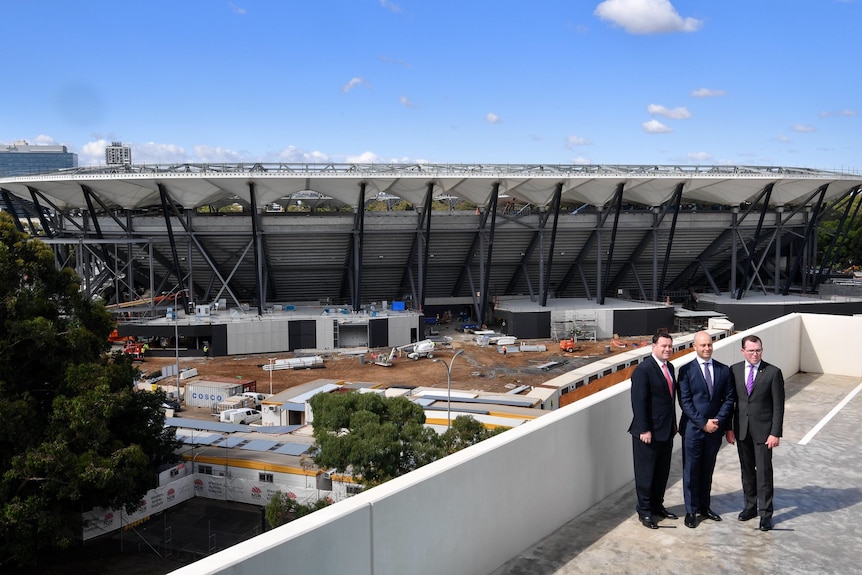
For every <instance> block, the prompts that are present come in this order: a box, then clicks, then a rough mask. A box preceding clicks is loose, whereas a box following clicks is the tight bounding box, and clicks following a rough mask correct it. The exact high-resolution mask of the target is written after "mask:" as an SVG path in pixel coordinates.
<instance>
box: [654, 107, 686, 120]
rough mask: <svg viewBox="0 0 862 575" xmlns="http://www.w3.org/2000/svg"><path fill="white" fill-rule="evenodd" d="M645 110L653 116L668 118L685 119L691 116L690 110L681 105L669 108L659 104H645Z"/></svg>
mask: <svg viewBox="0 0 862 575" xmlns="http://www.w3.org/2000/svg"><path fill="white" fill-rule="evenodd" d="M647 112H649V113H650V114H652V115H654V116H664V117H665V118H670V119H672V120H685V119H687V118H691V112H689V111H688V110H687V109H685V108H683V107H680V108H674V109H673V110H669V109H667V108H665V107H664V106H661V105H659V104H650V105H649V106H647Z"/></svg>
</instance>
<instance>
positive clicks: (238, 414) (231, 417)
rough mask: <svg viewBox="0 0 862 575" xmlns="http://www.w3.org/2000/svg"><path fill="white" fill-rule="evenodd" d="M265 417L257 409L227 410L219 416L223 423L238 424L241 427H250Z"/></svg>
mask: <svg viewBox="0 0 862 575" xmlns="http://www.w3.org/2000/svg"><path fill="white" fill-rule="evenodd" d="M262 418H263V415H262V414H261V413H260V411H258V410H256V409H250V408H248V407H242V408H239V409H226V410H224V411H222V412H221V413H220V414H219V421H220V422H221V423H236V424H239V425H248V424H250V423H255V422H257V421H260V420H261V419H262Z"/></svg>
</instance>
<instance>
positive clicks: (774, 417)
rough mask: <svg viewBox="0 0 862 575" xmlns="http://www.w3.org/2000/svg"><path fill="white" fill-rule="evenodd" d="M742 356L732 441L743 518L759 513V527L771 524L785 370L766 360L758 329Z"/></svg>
mask: <svg viewBox="0 0 862 575" xmlns="http://www.w3.org/2000/svg"><path fill="white" fill-rule="evenodd" d="M742 357H744V358H745V359H744V361H741V362H739V363H735V364H733V366H732V367H731V368H730V369H731V371H732V372H733V379H734V381H735V383H736V406H735V408H734V413H733V429H732V430H730V431H728V432H727V441H728V443H734V442H735V443H736V448H737V451H738V453H739V467H740V468H741V469H742V493H743V495H744V496H745V508H744V509H743V510H742V513H740V514H739V520H740V521H748V520H749V519H754V518H755V517H757V515H758V503H759V504H760V505H759V513H760V530H761V531H769V530H770V529H772V510H773V506H772V495H773V492H774V488H773V484H772V451H773V450H774V449H775V448H776V447H778V445H779V443H780V442H781V434H782V430H783V427H784V375H783V374H782V373H781V370H780V369H779V368H778V367H777V366H774V365H771V364H769V363H766V362H765V361H763V342H761V341H760V338H759V337H757V336H756V335H747V336H745V337H744V338H742Z"/></svg>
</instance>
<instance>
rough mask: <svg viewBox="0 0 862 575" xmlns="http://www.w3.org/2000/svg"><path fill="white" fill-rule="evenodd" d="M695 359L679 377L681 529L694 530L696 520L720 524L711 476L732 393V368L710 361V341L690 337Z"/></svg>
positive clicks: (728, 419) (727, 421) (705, 336)
mask: <svg viewBox="0 0 862 575" xmlns="http://www.w3.org/2000/svg"><path fill="white" fill-rule="evenodd" d="M694 351H695V354H696V355H697V357H696V358H695V359H694V361H692V362H690V363H688V364H686V365H685V366H683V367H682V369H680V372H679V382H678V383H679V404H680V407H681V408H682V417H681V418H680V420H679V432H680V434H681V435H682V493H683V496H684V498H685V526H686V527H691V528H695V527H697V516H698V515H699V516H701V517H705V518H707V519H711V520H713V521H721V516H720V515H718V514H717V513H715V512H714V511H713V510H712V508H711V507H710V502H709V500H710V493H711V492H712V472H713V471H714V470H715V459H716V457H717V456H718V450H719V449H721V440H722V437H723V436H724V432H725V431H727V430H729V429H730V423H731V418H732V416H733V404H734V400H735V398H736V391H735V390H734V385H733V376H732V375H731V373H730V368H729V367H728V366H726V365H724V364H723V363H719V362H717V361H714V360H713V359H712V337H710V335H709V334H708V333H707V332H705V331H700V332H697V333H696V334H694Z"/></svg>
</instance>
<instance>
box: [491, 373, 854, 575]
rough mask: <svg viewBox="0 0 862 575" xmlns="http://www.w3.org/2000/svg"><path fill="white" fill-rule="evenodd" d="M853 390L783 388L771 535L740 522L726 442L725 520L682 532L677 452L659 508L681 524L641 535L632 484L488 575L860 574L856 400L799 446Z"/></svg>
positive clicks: (822, 382) (797, 382)
mask: <svg viewBox="0 0 862 575" xmlns="http://www.w3.org/2000/svg"><path fill="white" fill-rule="evenodd" d="M766 359H767V361H768V358H766ZM860 385H862V378H858V377H854V378H851V377H841V376H832V375H819V374H797V375H795V376H793V377H792V378H790V379H789V380H788V381H787V382H786V390H787V403H786V413H785V424H784V437H783V438H782V440H781V445H780V446H779V447H778V450H777V451H776V453H775V455H774V459H773V462H774V465H775V515H774V522H775V529H774V530H773V531H770V532H761V531H759V530H758V529H757V527H758V520H757V519H752V520H751V521H748V522H740V521H738V520H737V515H738V514H739V512H740V511H741V510H742V505H743V498H742V490H741V487H740V475H739V460H738V458H737V454H736V448H735V447H733V446H729V445H727V444H726V443H725V445H724V447H723V448H722V450H721V452H720V453H719V456H718V463H717V465H716V471H715V475H714V478H713V490H712V508H713V510H715V511H716V512H717V513H718V514H720V515H721V516H722V517H723V521H721V522H712V521H709V520H707V521H701V522H700V524H699V525H698V527H697V528H696V529H689V528H686V527H685V526H684V525H683V521H682V516H683V515H684V514H685V506H684V504H683V496H682V479H681V452H680V451H677V452H676V453H675V456H674V466H673V468H672V469H671V479H670V484H669V486H668V490H667V494H666V498H665V506H666V507H667V508H668V509H669V510H671V511H673V512H675V513H677V514H678V515H679V516H680V519H678V520H676V521H672V520H668V519H665V520H663V521H661V523H660V524H659V525H660V528H659V529H658V530H650V529H647V528H645V527H643V526H642V525H641V524H640V523H639V522H638V520H637V515H636V513H635V512H634V506H635V494H634V483H633V482H632V483H631V484H629V485H628V486H626V487H625V488H623V489H621V490H620V491H618V492H617V493H615V494H614V495H612V496H611V497H609V498H607V499H606V500H604V501H602V502H601V503H599V504H598V505H597V506H595V507H594V508H592V509H590V510H589V511H587V512H586V513H584V514H583V515H581V516H579V517H576V518H575V519H573V520H572V521H570V522H569V523H568V524H566V525H564V526H563V527H562V528H560V529H559V530H557V531H556V532H555V533H553V534H552V535H550V536H549V537H547V538H545V539H544V540H542V541H540V542H539V543H538V544H536V545H535V546H533V547H532V548H530V549H527V550H525V551H524V552H522V553H521V554H520V555H519V556H518V557H516V558H514V559H512V560H511V561H509V562H508V563H506V564H505V565H503V566H502V567H500V568H498V569H497V570H495V571H494V572H493V574H492V575H551V574H557V575H562V574H574V573H590V574H597V573H614V574H626V573H640V574H645V573H668V574H671V573H673V574H676V573H697V572H703V573H723V574H735V573H746V574H747V573H782V574H806V575H807V574H811V573H841V574H845V573H862V457H860V456H862V446H860V439H862V434H860V432H859V422H860V421H862V393H859V394H858V395H855V397H853V398H852V399H851V400H850V401H849V402H848V403H847V404H846V405H845V406H844V407H843V408H842V409H841V410H840V411H839V412H838V413H837V414H835V415H834V417H833V418H832V419H831V420H830V421H829V422H828V423H826V424H825V425H823V426H822V428H821V429H820V430H819V431H817V432H816V434H815V435H814V436H813V437H812V438H810V441H808V442H807V443H806V444H802V443H800V442H801V441H802V440H803V438H804V437H805V436H806V435H807V434H809V432H811V431H812V430H813V429H814V428H815V426H817V425H818V423H819V422H820V421H821V420H822V419H823V418H824V417H826V416H827V415H828V414H829V413H830V411H832V410H833V408H835V407H836V406H838V404H839V403H841V402H842V400H844V399H845V398H846V397H847V396H848V395H849V394H851V393H852V392H853V391H854V389H856V388H857V386H860ZM624 429H625V426H624V425H621V430H622V431H623V432H624Z"/></svg>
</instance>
